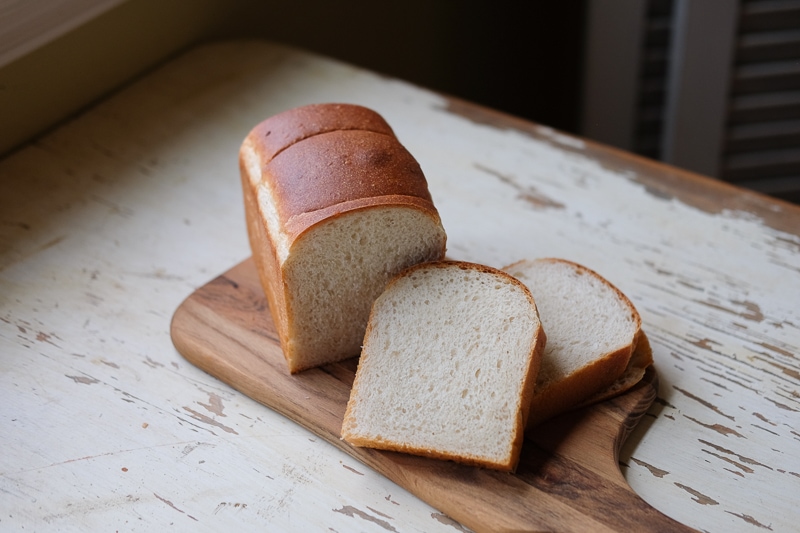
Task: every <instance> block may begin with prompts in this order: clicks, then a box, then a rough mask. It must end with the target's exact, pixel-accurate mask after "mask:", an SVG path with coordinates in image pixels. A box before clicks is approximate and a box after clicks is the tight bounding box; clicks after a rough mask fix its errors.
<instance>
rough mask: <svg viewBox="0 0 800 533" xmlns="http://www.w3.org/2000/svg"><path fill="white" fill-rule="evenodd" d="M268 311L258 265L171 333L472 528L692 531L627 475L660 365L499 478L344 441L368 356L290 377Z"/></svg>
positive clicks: (222, 283) (204, 291) (248, 265)
mask: <svg viewBox="0 0 800 533" xmlns="http://www.w3.org/2000/svg"><path fill="white" fill-rule="evenodd" d="M266 309H267V301H266V297H265V296H264V291H263V289H262V287H261V283H260V282H259V279H258V273H257V271H256V267H255V263H254V262H253V260H252V259H248V260H247V261H244V262H242V263H241V264H239V265H237V266H235V267H234V268H232V269H230V270H228V271H227V272H225V273H224V274H222V275H221V276H217V277H216V278H214V279H213V280H210V281H209V282H208V283H207V284H205V285H203V286H202V287H200V288H199V289H198V290H197V291H195V292H193V293H192V294H191V295H190V296H189V297H188V298H187V299H186V300H185V301H184V302H183V303H182V304H181V305H180V307H179V308H178V309H177V310H176V312H175V315H174V316H173V319H172V323H171V327H170V331H171V335H172V340H173V343H174V344H175V346H176V347H177V348H178V351H179V352H180V353H181V354H182V355H183V356H184V357H186V359H187V360H189V361H190V362H191V363H192V364H194V365H196V366H198V367H199V368H202V369H203V370H205V371H206V372H208V373H209V374H211V375H212V376H214V377H216V378H219V379H220V380H222V381H223V382H225V383H228V384H230V385H231V386H232V387H234V388H235V389H236V390H238V391H241V392H242V393H244V394H245V395H247V396H248V397H250V398H253V399H254V400H257V401H259V402H261V403H263V404H264V405H266V406H267V407H270V408H272V409H274V410H276V411H278V412H280V413H282V414H283V415H285V416H286V417H287V418H289V419H290V420H293V421H295V422H297V423H298V424H300V425H302V426H303V427H306V428H308V429H309V430H311V432H312V433H314V434H315V435H317V436H319V437H320V438H323V439H325V440H326V441H328V442H329V443H331V444H333V445H334V446H336V447H337V448H340V449H341V450H343V451H344V452H345V453H347V454H349V455H351V456H353V457H354V458H355V459H357V460H358V461H360V462H361V463H363V464H365V465H367V466H369V467H370V468H372V469H373V470H375V471H377V472H380V473H381V474H383V475H385V476H386V477H387V478H389V479H391V480H392V481H394V482H396V483H398V484H399V485H400V486H402V487H404V488H406V489H407V490H409V491H410V492H411V493H412V494H414V495H415V496H418V497H419V498H420V499H422V500H423V501H425V502H427V503H429V504H431V505H433V506H434V507H435V508H436V509H439V510H440V511H442V512H444V513H445V514H447V515H448V516H450V517H453V518H455V519H457V520H458V521H459V522H460V523H462V524H464V525H466V526H468V527H469V528H470V529H472V530H474V531H479V532H481V531H482V532H494V531H586V530H592V531H632V530H636V531H642V532H644V531H653V532H666V531H692V530H691V529H690V528H687V527H685V526H683V525H681V524H680V523H679V522H676V521H674V520H672V519H671V518H669V517H667V516H665V515H664V514H662V513H659V512H658V511H657V510H655V509H653V507H652V506H650V505H648V504H647V503H646V502H645V501H644V500H642V499H641V498H640V497H639V496H638V495H636V494H635V493H634V492H633V491H632V490H631V489H630V487H629V486H628V484H627V483H626V482H625V480H624V478H623V477H622V474H621V472H620V469H619V464H618V452H619V449H620V447H621V444H622V443H623V442H624V440H625V438H626V437H627V436H628V435H629V434H630V432H631V430H632V429H633V428H634V427H635V426H636V424H637V423H638V422H639V420H640V419H641V418H642V416H643V415H644V414H645V413H646V412H647V410H648V408H649V407H650V406H651V405H652V402H653V400H654V399H655V397H656V394H657V374H656V371H655V369H654V368H653V367H651V368H650V370H649V371H648V373H647V374H646V375H645V378H644V379H642V381H641V382H640V383H639V385H638V386H637V387H634V388H633V390H631V391H629V392H628V393H627V394H624V395H621V396H619V397H617V398H615V399H613V400H610V401H607V402H601V403H599V404H597V405H594V406H590V407H588V408H586V409H581V410H576V411H574V412H572V413H566V414H564V415H563V416H561V417H556V418H555V419H553V420H550V421H547V422H545V423H544V424H541V425H539V426H537V427H536V429H535V430H534V431H533V432H531V435H530V436H529V437H528V438H527V441H526V443H525V446H524V448H523V451H522V454H521V457H520V462H519V467H518V468H517V470H516V472H515V473H513V474H509V473H506V472H495V471H492V470H489V469H482V468H474V467H471V466H464V465H459V464H456V463H454V462H451V461H441V460H436V459H429V458H425V457H416V456H411V455H407V454H401V453H394V452H386V451H382V450H372V449H369V448H359V447H356V446H351V445H349V444H347V443H346V442H344V441H343V440H342V439H341V438H340V435H341V428H342V419H343V418H344V412H345V408H346V407H347V400H348V398H349V397H350V389H351V387H352V385H353V380H354V379H355V372H356V366H357V359H356V358H351V359H348V360H346V361H343V362H341V363H334V364H330V365H326V366H324V367H320V368H315V369H312V370H308V371H305V372H301V373H300V374H296V375H291V374H289V371H288V368H287V365H286V361H285V358H284V356H283V352H282V351H281V348H280V342H279V340H278V335H277V332H276V330H275V325H274V323H273V321H272V317H271V316H270V315H269V313H268V312H265V310H266ZM622 509H624V511H623V512H621V511H620V510H622Z"/></svg>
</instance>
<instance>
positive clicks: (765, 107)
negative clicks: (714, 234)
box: [720, 0, 800, 202]
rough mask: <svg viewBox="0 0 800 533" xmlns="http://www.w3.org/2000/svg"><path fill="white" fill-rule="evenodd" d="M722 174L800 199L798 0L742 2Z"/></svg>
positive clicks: (799, 29)
mask: <svg viewBox="0 0 800 533" xmlns="http://www.w3.org/2000/svg"><path fill="white" fill-rule="evenodd" d="M734 57H735V62H734V67H733V75H732V79H731V90H730V102H729V111H728V122H727V124H726V129H725V140H724V146H725V148H724V153H723V154H722V167H721V176H720V177H721V178H722V179H724V180H727V181H730V182H733V183H737V184H739V185H742V186H744V187H749V188H752V189H755V190H759V191H761V192H765V193H767V194H772V195H774V196H777V197H781V198H784V199H786V200H790V201H794V202H800V0H745V1H743V2H742V3H741V7H740V13H739V28H738V30H737V39H736V50H735V54H734Z"/></svg>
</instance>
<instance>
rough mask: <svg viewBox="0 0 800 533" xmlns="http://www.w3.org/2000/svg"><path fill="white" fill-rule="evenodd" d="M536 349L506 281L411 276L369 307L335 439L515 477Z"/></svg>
mask: <svg viewBox="0 0 800 533" xmlns="http://www.w3.org/2000/svg"><path fill="white" fill-rule="evenodd" d="M544 345H545V334H544V332H543V330H542V325H541V322H540V321H539V316H538V313H537V309H536V305H535V303H534V301H533V299H532V298H531V294H530V292H529V291H528V289H526V288H525V286H524V285H523V284H522V283H520V282H519V281H517V280H516V279H514V278H512V277H511V276H509V275H507V274H505V273H504V272H502V271H500V270H496V269H493V268H490V267H486V266H482V265H476V264H472V263H463V262H451V261H442V262H435V263H428V264H424V265H418V266H415V267H412V268H410V269H408V270H406V271H404V272H403V273H401V274H400V275H399V276H398V277H396V278H395V279H394V280H392V281H391V283H390V284H389V285H388V286H387V288H386V291H385V292H384V293H383V294H381V296H380V297H379V298H378V299H377V300H376V301H375V304H374V306H373V308H372V314H371V315H370V320H369V325H368V327H367V332H366V336H365V338H364V348H363V350H362V353H361V359H360V361H359V365H358V370H357V372H356V377H355V382H354V384H353V388H352V391H351V395H350V400H349V402H348V404H347V411H346V414H345V417H344V421H343V424H342V438H343V439H344V440H345V441H347V442H349V443H351V444H354V445H357V446H366V447H372V448H380V449H385V450H395V451H401V452H406V453H412V454H417V455H424V456H429V457H435V458H439V459H450V460H453V461H458V462H462V463H467V464H472V465H478V466H483V467H488V468H493V469H498V470H505V471H510V470H514V469H515V468H516V465H517V462H518V461H519V454H520V450H521V447H522V440H523V435H524V424H525V420H526V418H527V412H528V405H529V404H530V401H531V397H532V393H533V385H534V382H535V379H536V373H537V371H538V368H539V362H540V359H541V353H542V351H543V347H544Z"/></svg>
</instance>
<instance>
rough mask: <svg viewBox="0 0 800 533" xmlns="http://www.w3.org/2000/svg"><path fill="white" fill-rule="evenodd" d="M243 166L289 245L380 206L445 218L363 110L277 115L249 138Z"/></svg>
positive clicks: (413, 164) (336, 107)
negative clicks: (320, 226) (324, 224)
mask: <svg viewBox="0 0 800 533" xmlns="http://www.w3.org/2000/svg"><path fill="white" fill-rule="evenodd" d="M240 165H241V166H242V169H243V172H245V173H246V174H247V175H248V177H249V180H250V184H251V186H253V187H257V188H259V189H260V201H261V202H262V203H263V202H266V203H268V204H269V205H270V206H271V209H274V211H275V212H274V217H275V222H276V226H277V227H276V230H278V231H279V232H281V233H283V234H284V237H285V239H286V240H287V242H289V243H290V242H291V241H293V240H294V239H295V238H297V237H298V236H299V235H301V234H302V233H303V232H304V231H306V230H307V229H308V228H310V227H311V226H313V225H314V224H316V223H317V222H319V221H321V220H325V219H326V218H328V217H331V216H335V215H337V214H340V213H344V212H347V211H350V210H354V209H363V208H368V207H370V206H373V205H387V204H394V205H409V206H412V207H415V208H417V209H420V210H424V211H425V212H427V213H428V214H429V215H430V216H432V217H435V218H437V219H438V217H439V215H438V212H437V211H436V208H435V206H434V204H433V200H432V198H431V195H430V191H429V190H428V183H427V181H426V179H425V175H424V174H423V172H422V169H421V168H420V165H419V163H418V162H417V160H416V159H415V158H414V157H413V156H412V155H411V154H410V153H409V152H408V150H406V149H405V147H403V145H402V144H400V142H399V140H398V139H397V137H396V136H395V134H394V132H393V131H392V129H391V128H390V127H389V125H388V124H387V123H386V121H385V120H384V119H383V118H382V117H381V116H380V115H379V114H378V113H376V112H374V111H372V110H370V109H367V108H365V107H362V106H358V105H351V104H313V105H308V106H303V107H299V108H295V109H290V110H288V111H284V112H283V113H279V114H277V115H275V116H273V117H270V118H268V119H266V120H264V121H263V122H261V123H260V124H258V125H257V126H256V127H255V128H253V129H252V130H251V132H250V133H249V134H248V136H247V138H246V139H245V141H244V143H243V144H242V147H241V149H240Z"/></svg>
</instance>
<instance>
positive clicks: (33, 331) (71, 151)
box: [0, 42, 800, 532]
mask: <svg viewBox="0 0 800 533" xmlns="http://www.w3.org/2000/svg"><path fill="white" fill-rule="evenodd" d="M323 101H343V102H353V103H359V104H363V105H366V106H369V107H372V108H374V109H376V110H377V111H378V112H380V113H381V114H383V115H384V117H385V118H386V119H387V120H388V122H389V123H390V124H391V125H392V126H393V128H394V129H395V131H396V133H397V135H398V137H399V138H400V140H401V142H403V143H404V144H405V145H406V147H407V148H408V149H409V150H410V151H411V153H413V154H414V155H415V157H416V158H417V159H418V160H419V161H420V164H421V165H422V168H423V169H424V171H425V173H426V176H427V177H428V180H429V184H430V188H431V192H432V194H433V197H434V200H435V202H436V204H437V207H438V208H439V211H440V213H441V215H442V219H443V222H444V225H445V228H446V229H447V231H448V237H449V247H448V255H449V256H450V257H452V258H454V259H462V260H468V261H476V262H482V263H485V264H488V265H491V266H495V267H500V266H503V265H506V264H509V263H511V262H513V261H516V260H518V259H522V258H525V257H540V256H559V257H565V258H568V259H572V260H574V261H577V262H580V263H584V264H586V265H587V266H589V267H591V268H593V269H594V270H596V271H598V272H599V273H600V274H601V275H603V276H604V277H606V278H608V279H609V280H611V281H612V282H613V283H615V284H616V285H618V286H619V287H620V288H621V289H622V290H623V291H624V292H625V293H626V294H627V295H628V296H629V297H630V298H631V300H632V301H633V302H634V303H635V304H636V306H637V307H638V309H639V311H640V312H641V314H642V317H643V321H644V328H645V330H646V331H647V333H648V336H649V337H650V340H651V343H652V345H653V350H654V358H655V361H656V365H657V368H658V372H659V378H660V389H659V396H658V398H657V399H656V402H655V403H654V405H653V407H652V408H651V409H650V411H649V413H648V415H647V416H646V417H645V419H644V420H643V421H642V423H640V424H639V426H638V427H637V428H636V430H635V431H634V433H633V434H632V436H631V438H630V439H629V440H628V443H627V444H626V446H625V447H624V449H623V451H622V456H621V459H620V461H621V466H622V468H623V472H624V473H625V476H626V479H627V481H628V482H629V483H630V485H631V486H632V487H633V489H634V490H636V492H638V493H639V494H640V495H641V496H642V497H643V498H645V500H647V501H648V502H649V503H651V504H652V505H653V506H654V507H655V508H657V509H659V510H660V511H662V512H663V513H665V514H666V515H668V516H670V517H672V518H674V519H676V520H678V521H680V522H682V523H684V524H687V525H689V526H691V527H694V528H697V529H700V530H707V531H752V532H756V531H792V530H796V527H797V523H798V519H800V511H798V507H797V494H800V430H798V428H800V363H799V362H798V354H800V317H799V316H798V314H800V209H798V208H797V207H796V206H791V205H788V204H783V203H779V202H774V201H771V200H769V199H767V198H765V197H762V196H758V195H755V194H752V193H747V192H744V191H742V190H739V189H736V188H733V187H729V186H727V185H724V184H720V183H717V182H712V181H709V180H706V179H704V178H701V177H698V176H694V175H691V174H688V173H685V172H682V171H679V170H677V169H674V168H671V167H668V166H664V165H659V164H655V163H652V162H650V161H647V160H644V159H640V158H636V157H633V156H630V155H629V154H625V153H623V152H619V151H615V150H611V149H607V148H605V147H602V146H598V145H595V144H592V143H589V142H586V141H583V140H581V139H577V138H574V137H570V136H565V135H562V134H560V133H559V132H555V131H552V130H550V129H548V128H545V127H540V126H536V125H532V124H530V123H527V122H524V121H520V120H517V119H514V118H512V117H507V116H503V115H500V114H498V113H494V112H492V111H489V110H485V109H481V108H478V107H475V106H472V105H468V104H465V103H463V102H459V101H456V100H453V99H448V98H444V97H441V96H438V95H436V94H433V93H430V92H427V91H424V90H421V89H419V88H416V87H413V86H410V85H408V84H405V83H402V82H399V81H396V80H392V79H387V78H385V77H381V76H378V75H375V74H371V73H369V72H365V71H363V70H360V69H357V68H353V67H350V66H347V65H343V64H341V63H337V62H333V61H329V60H325V59H321V58H319V57H315V56H312V55H308V54H304V53H300V52H297V51H293V50H289V49H286V48H282V47H278V46H274V45H270V44H267V43H252V42H251V43H227V44H218V45H210V46H206V47H202V48H198V49H195V50H193V51H191V52H189V53H187V54H186V55H184V56H182V57H180V58H178V59H176V60H174V61H172V62H170V63H169V64H167V65H165V66H164V67H163V68H160V69H158V70H156V71H154V72H152V73H151V74H150V75H148V76H147V77H145V78H144V79H142V80H140V81H138V82H137V83H135V84H132V85H131V86H129V87H128V88H126V89H125V90H123V91H121V92H119V93H117V94H115V95H113V96H111V97H110V98H108V99H106V100H104V101H103V102H100V103H98V104H97V105H96V106H95V107H93V108H91V109H89V110H87V111H86V112H85V113H83V114H82V115H81V116H79V117H77V118H75V119H74V120H72V121H70V122H68V123H66V124H64V125H62V126H61V127H59V128H58V129H56V130H54V131H52V132H50V133H48V134H47V135H45V136H43V137H41V138H40V139H38V140H36V141H34V142H32V143H31V144H29V145H28V146H26V147H24V148H22V149H20V150H18V151H17V152H15V153H13V154H11V155H9V156H7V157H5V159H3V160H2V161H1V162H0V192H1V193H2V194H0V354H2V358H1V359H0V394H2V400H3V401H2V406H1V407H0V417H2V418H1V419H2V427H3V431H2V433H1V435H2V437H0V439H2V440H0V443H2V445H3V449H4V453H3V455H2V459H0V490H1V491H2V494H3V496H2V498H0V528H2V529H4V530H20V529H22V528H23V527H24V528H25V530H53V529H66V530H70V529H72V530H98V529H102V530H112V529H119V530H148V531H150V530H153V528H154V527H155V528H163V527H166V526H170V525H171V526H172V527H175V528H180V529H190V530H193V531H195V530H219V529H221V528H228V529H230V528H234V529H254V528H257V527H259V528H264V527H266V526H267V525H269V526H270V528H271V529H272V530H318V531H330V530H332V531H351V530H360V531H381V532H385V531H453V530H454V529H455V530H458V529H459V528H460V527H461V526H460V525H459V524H458V523H456V522H454V521H452V520H451V519H450V518H448V517H446V516H444V515H443V514H441V513H439V512H438V511H436V510H435V509H433V508H432V507H429V506H428V505H426V504H425V503H423V502H421V501H420V500H418V499H417V498H415V497H413V496H412V495H410V494H409V493H407V492H406V491H404V490H403V489H401V488H400V487H398V486H397V485H395V484H393V483H391V482H389V481H388V480H386V479H385V478H383V477H382V476H380V475H378V474H376V473H375V472H373V471H371V470H370V469H368V468H365V467H363V466H362V465H360V464H359V463H357V462H356V461H355V460H353V459H352V458H350V457H349V456H347V455H345V454H344V453H342V452H341V451H340V450H338V449H336V448H335V447H333V446H331V445H330V444H328V443H327V442H324V441H322V440H321V439H319V438H316V437H315V436H314V435H312V434H311V433H309V432H307V431H306V430H304V429H302V428H300V427H299V426H297V425H296V424H294V423H292V422H290V421H288V420H287V419H285V418H284V417H282V416H280V415H278V414H277V413H275V412H273V411H271V410H269V409H266V408H265V407H263V406H262V405H260V404H258V403H256V402H255V401H253V400H250V399H249V398H247V397H246V396H244V395H242V394H239V393H237V392H235V391H234V390H232V389H231V388H229V387H228V386H226V385H224V384H222V383H221V382H219V381H217V380H216V379H213V378H211V377H210V376H208V375H207V374H205V373H203V372H202V371H200V370H199V369H197V368H195V367H194V366H192V365H190V364H188V363H187V362H186V361H185V360H184V359H183V358H182V357H181V356H180V355H179V354H178V353H177V351H176V350H175V349H174V347H173V346H172V344H171V341H170V337H169V321H170V318H171V316H172V313H173V312H174V311H175V309H176V308H177V307H178V306H179V304H180V303H181V301H182V300H183V299H184V298H186V297H187V296H188V295H189V294H191V293H192V292H193V291H194V290H195V289H196V288H198V287H200V286H201V285H203V284H204V283H206V282H207V281H208V280H209V279H211V278H213V277H214V276H216V275H217V274H219V273H222V272H224V271H225V270H227V269H229V268H230V267H231V266H233V265H235V264H237V263H239V262H240V261H242V260H244V259H245V258H246V257H248V256H249V255H250V253H249V250H248V246H247V241H246V234H245V229H244V215H243V209H242V203H241V202H242V201H241V192H240V190H239V180H238V169H237V165H236V153H237V150H238V146H239V144H240V142H241V140H242V139H243V138H244V136H245V135H246V133H247V131H249V129H250V128H251V127H252V126H253V125H254V124H255V123H256V122H258V121H259V120H261V119H262V118H264V117H266V116H269V115H271V114H274V113H277V112H279V111H282V110H284V109H286V108H288V107H292V106H296V105H301V104H306V103H311V102H323Z"/></svg>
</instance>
